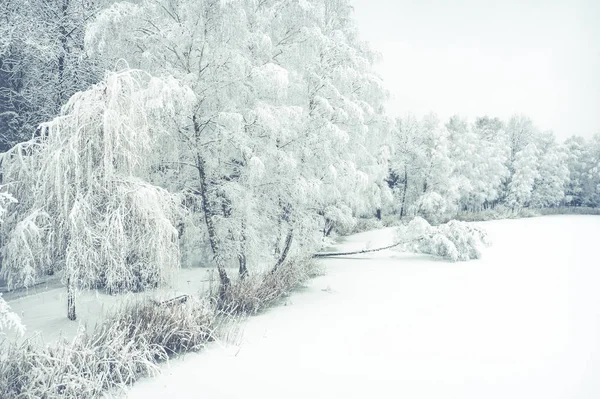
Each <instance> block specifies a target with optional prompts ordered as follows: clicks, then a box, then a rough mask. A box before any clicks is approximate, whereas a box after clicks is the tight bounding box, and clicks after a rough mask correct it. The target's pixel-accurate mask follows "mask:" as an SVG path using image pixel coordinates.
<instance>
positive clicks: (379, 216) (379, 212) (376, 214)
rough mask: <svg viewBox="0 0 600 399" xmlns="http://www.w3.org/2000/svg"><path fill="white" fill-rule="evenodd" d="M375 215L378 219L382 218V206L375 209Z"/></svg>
mask: <svg viewBox="0 0 600 399" xmlns="http://www.w3.org/2000/svg"><path fill="white" fill-rule="evenodd" d="M375 217H376V218H377V220H381V208H377V211H375Z"/></svg>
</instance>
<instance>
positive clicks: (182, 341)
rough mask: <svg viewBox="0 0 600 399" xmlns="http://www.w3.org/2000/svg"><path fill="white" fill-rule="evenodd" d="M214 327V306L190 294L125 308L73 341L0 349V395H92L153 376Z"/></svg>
mask: <svg viewBox="0 0 600 399" xmlns="http://www.w3.org/2000/svg"><path fill="white" fill-rule="evenodd" d="M217 326H218V319H217V318H216V317H215V311H214V307H213V306H211V305H210V303H209V302H208V301H206V300H198V299H194V298H192V297H190V298H188V300H187V301H186V302H185V303H176V304H164V303H163V304H156V303H151V302H148V303H143V304H135V305H131V306H127V307H125V308H124V309H123V310H122V311H121V312H119V313H117V314H116V315H115V316H113V317H111V318H109V319H107V320H106V321H105V322H104V323H102V324H101V325H99V326H98V327H97V328H96V329H94V330H93V331H90V332H86V331H81V332H79V333H78V335H77V337H76V338H75V339H74V340H73V341H72V342H68V341H59V342H58V343H56V344H52V345H44V344H43V343H41V342H40V343H37V342H32V341H27V342H26V343H25V344H23V345H21V346H17V345H16V344H13V345H11V346H6V347H2V349H3V351H2V352H0V398H2V399H13V398H45V399H51V398H97V397H100V396H101V394H102V393H103V392H105V391H107V390H111V389H116V388H123V387H125V386H126V385H129V384H131V383H133V382H134V381H136V380H138V379H139V378H141V377H145V376H151V375H154V374H156V373H157V372H158V371H159V370H158V363H159V362H161V361H163V360H166V359H167V358H169V357H170V356H172V355H174V354H177V353H183V352H187V351H192V350H197V349H200V348H201V347H202V346H203V345H204V344H205V343H206V342H208V341H209V340H211V339H212V338H213V332H214V330H215V328H216V327H217Z"/></svg>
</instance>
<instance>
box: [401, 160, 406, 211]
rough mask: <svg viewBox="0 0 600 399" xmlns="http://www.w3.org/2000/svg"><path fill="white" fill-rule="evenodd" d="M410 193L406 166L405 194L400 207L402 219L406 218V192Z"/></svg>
mask: <svg viewBox="0 0 600 399" xmlns="http://www.w3.org/2000/svg"><path fill="white" fill-rule="evenodd" d="M407 191H408V171H407V170H406V165H404V192H403V193H402V204H401V205H400V218H403V217H404V214H405V207H406V192H407Z"/></svg>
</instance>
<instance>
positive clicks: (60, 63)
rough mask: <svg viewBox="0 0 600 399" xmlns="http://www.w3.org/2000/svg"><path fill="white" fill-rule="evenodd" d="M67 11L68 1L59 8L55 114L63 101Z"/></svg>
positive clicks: (64, 1)
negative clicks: (60, 16) (60, 12)
mask: <svg viewBox="0 0 600 399" xmlns="http://www.w3.org/2000/svg"><path fill="white" fill-rule="evenodd" d="M68 10H69V0H63V2H62V7H61V11H62V21H61V23H60V27H59V33H60V38H59V41H60V48H59V49H58V51H59V53H58V60H57V78H58V82H57V86H58V87H57V88H56V97H57V98H56V104H55V106H56V108H55V112H58V111H59V110H60V107H61V106H62V105H63V103H64V101H65V98H64V97H65V88H64V81H65V61H66V58H67V53H68V51H69V49H68V48H67V40H68V37H67V35H68V32H67V28H66V26H65V23H66V22H67V16H68V15H67V13H68Z"/></svg>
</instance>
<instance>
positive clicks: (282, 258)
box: [271, 227, 294, 273]
mask: <svg viewBox="0 0 600 399" xmlns="http://www.w3.org/2000/svg"><path fill="white" fill-rule="evenodd" d="M293 239H294V229H293V228H291V227H290V230H289V231H288V233H287V236H286V238H285V245H284V247H283V252H281V256H280V257H279V259H278V260H277V263H275V266H274V267H273V270H272V271H271V272H272V273H275V272H276V271H277V269H278V268H279V267H280V266H281V265H283V262H285V260H286V258H287V256H288V253H289V251H290V248H291V246H292V241H293Z"/></svg>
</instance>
